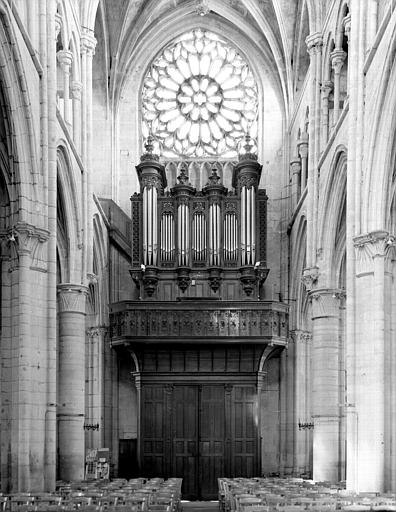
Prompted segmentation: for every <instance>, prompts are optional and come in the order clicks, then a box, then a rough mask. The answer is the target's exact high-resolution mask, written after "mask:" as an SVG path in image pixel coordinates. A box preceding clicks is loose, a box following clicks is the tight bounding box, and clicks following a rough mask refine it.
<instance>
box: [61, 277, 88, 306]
mask: <svg viewBox="0 0 396 512" xmlns="http://www.w3.org/2000/svg"><path fill="white" fill-rule="evenodd" d="M57 292H58V308H59V313H82V314H85V300H86V297H87V295H88V288H87V287H86V286H83V285H81V284H71V283H62V284H58V287H57Z"/></svg>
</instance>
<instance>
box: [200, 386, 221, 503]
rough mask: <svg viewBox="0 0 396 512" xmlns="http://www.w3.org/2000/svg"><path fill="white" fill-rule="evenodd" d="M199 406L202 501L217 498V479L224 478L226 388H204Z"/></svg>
mask: <svg viewBox="0 0 396 512" xmlns="http://www.w3.org/2000/svg"><path fill="white" fill-rule="evenodd" d="M200 398H201V404H200V442H199V457H200V461H199V462H200V484H201V485H200V487H201V497H202V498H203V499H215V498H216V497H217V494H218V493H217V478H219V477H221V476H222V475H224V462H225V460H224V459H225V450H224V443H225V439H224V438H225V406H224V386H202V388H201V397H200Z"/></svg>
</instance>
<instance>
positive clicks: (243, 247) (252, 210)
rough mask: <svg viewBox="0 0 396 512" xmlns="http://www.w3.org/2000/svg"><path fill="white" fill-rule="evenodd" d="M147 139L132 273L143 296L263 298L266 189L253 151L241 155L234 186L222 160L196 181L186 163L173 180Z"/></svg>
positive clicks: (135, 207) (135, 202)
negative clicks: (224, 179) (221, 168)
mask: <svg viewBox="0 0 396 512" xmlns="http://www.w3.org/2000/svg"><path fill="white" fill-rule="evenodd" d="M151 148H152V146H150V144H148V145H147V146H146V150H147V152H146V153H145V154H144V155H143V156H142V158H141V162H140V164H139V165H138V166H137V168H136V169H137V173H138V177H139V182H140V188H141V192H140V193H139V194H135V195H134V196H133V197H132V198H131V202H132V244H133V247H132V268H131V275H132V277H133V280H134V282H135V284H136V285H137V290H138V293H139V297H140V298H152V299H158V300H175V299H177V298H180V297H185V298H192V297H213V298H222V299H225V300H234V299H235V300H240V299H243V298H250V299H253V300H257V299H258V298H260V294H261V287H262V285H263V283H264V281H265V278H266V276H267V274H268V269H267V268H266V204H267V196H266V193H265V190H262V189H259V188H258V184H259V180H260V175H261V166H260V165H259V163H258V162H257V158H256V157H255V155H252V154H247V155H244V156H243V157H240V159H239V161H238V163H236V165H235V166H234V169H233V175H232V188H231V189H227V188H226V187H224V185H223V184H222V183H221V178H220V176H219V173H218V166H217V162H215V163H214V165H213V167H212V173H211V175H210V176H209V178H208V180H207V183H206V185H205V186H204V187H203V188H202V190H197V189H195V188H194V187H193V186H192V185H191V183H190V180H189V176H188V174H187V172H186V168H184V167H183V166H182V165H181V166H179V167H181V169H180V172H179V175H178V176H177V183H176V184H174V185H173V186H170V187H168V183H167V178H166V173H165V169H164V167H163V166H162V165H161V164H160V163H159V159H158V157H157V156H156V155H154V154H153V153H152V152H151Z"/></svg>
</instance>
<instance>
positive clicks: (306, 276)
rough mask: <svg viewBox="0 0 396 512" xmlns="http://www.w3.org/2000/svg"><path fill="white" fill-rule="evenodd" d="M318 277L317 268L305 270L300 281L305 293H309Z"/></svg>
mask: <svg viewBox="0 0 396 512" xmlns="http://www.w3.org/2000/svg"><path fill="white" fill-rule="evenodd" d="M318 277H319V269H318V267H310V268H305V269H304V270H303V275H302V277H301V280H302V282H303V285H304V286H305V288H306V290H307V291H311V290H312V288H313V287H314V285H315V283H316V282H317V280H318Z"/></svg>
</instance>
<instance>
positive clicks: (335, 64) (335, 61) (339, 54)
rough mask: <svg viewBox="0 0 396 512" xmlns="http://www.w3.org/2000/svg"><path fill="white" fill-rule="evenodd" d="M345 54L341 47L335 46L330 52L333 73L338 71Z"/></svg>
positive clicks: (342, 63)
mask: <svg viewBox="0 0 396 512" xmlns="http://www.w3.org/2000/svg"><path fill="white" fill-rule="evenodd" d="M346 56H347V54H346V53H345V52H344V50H343V49H342V48H336V49H335V50H333V51H332V52H331V53H330V60H331V66H332V68H333V69H334V72H335V73H340V72H341V69H342V66H343V65H344V62H345V59H346Z"/></svg>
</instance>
